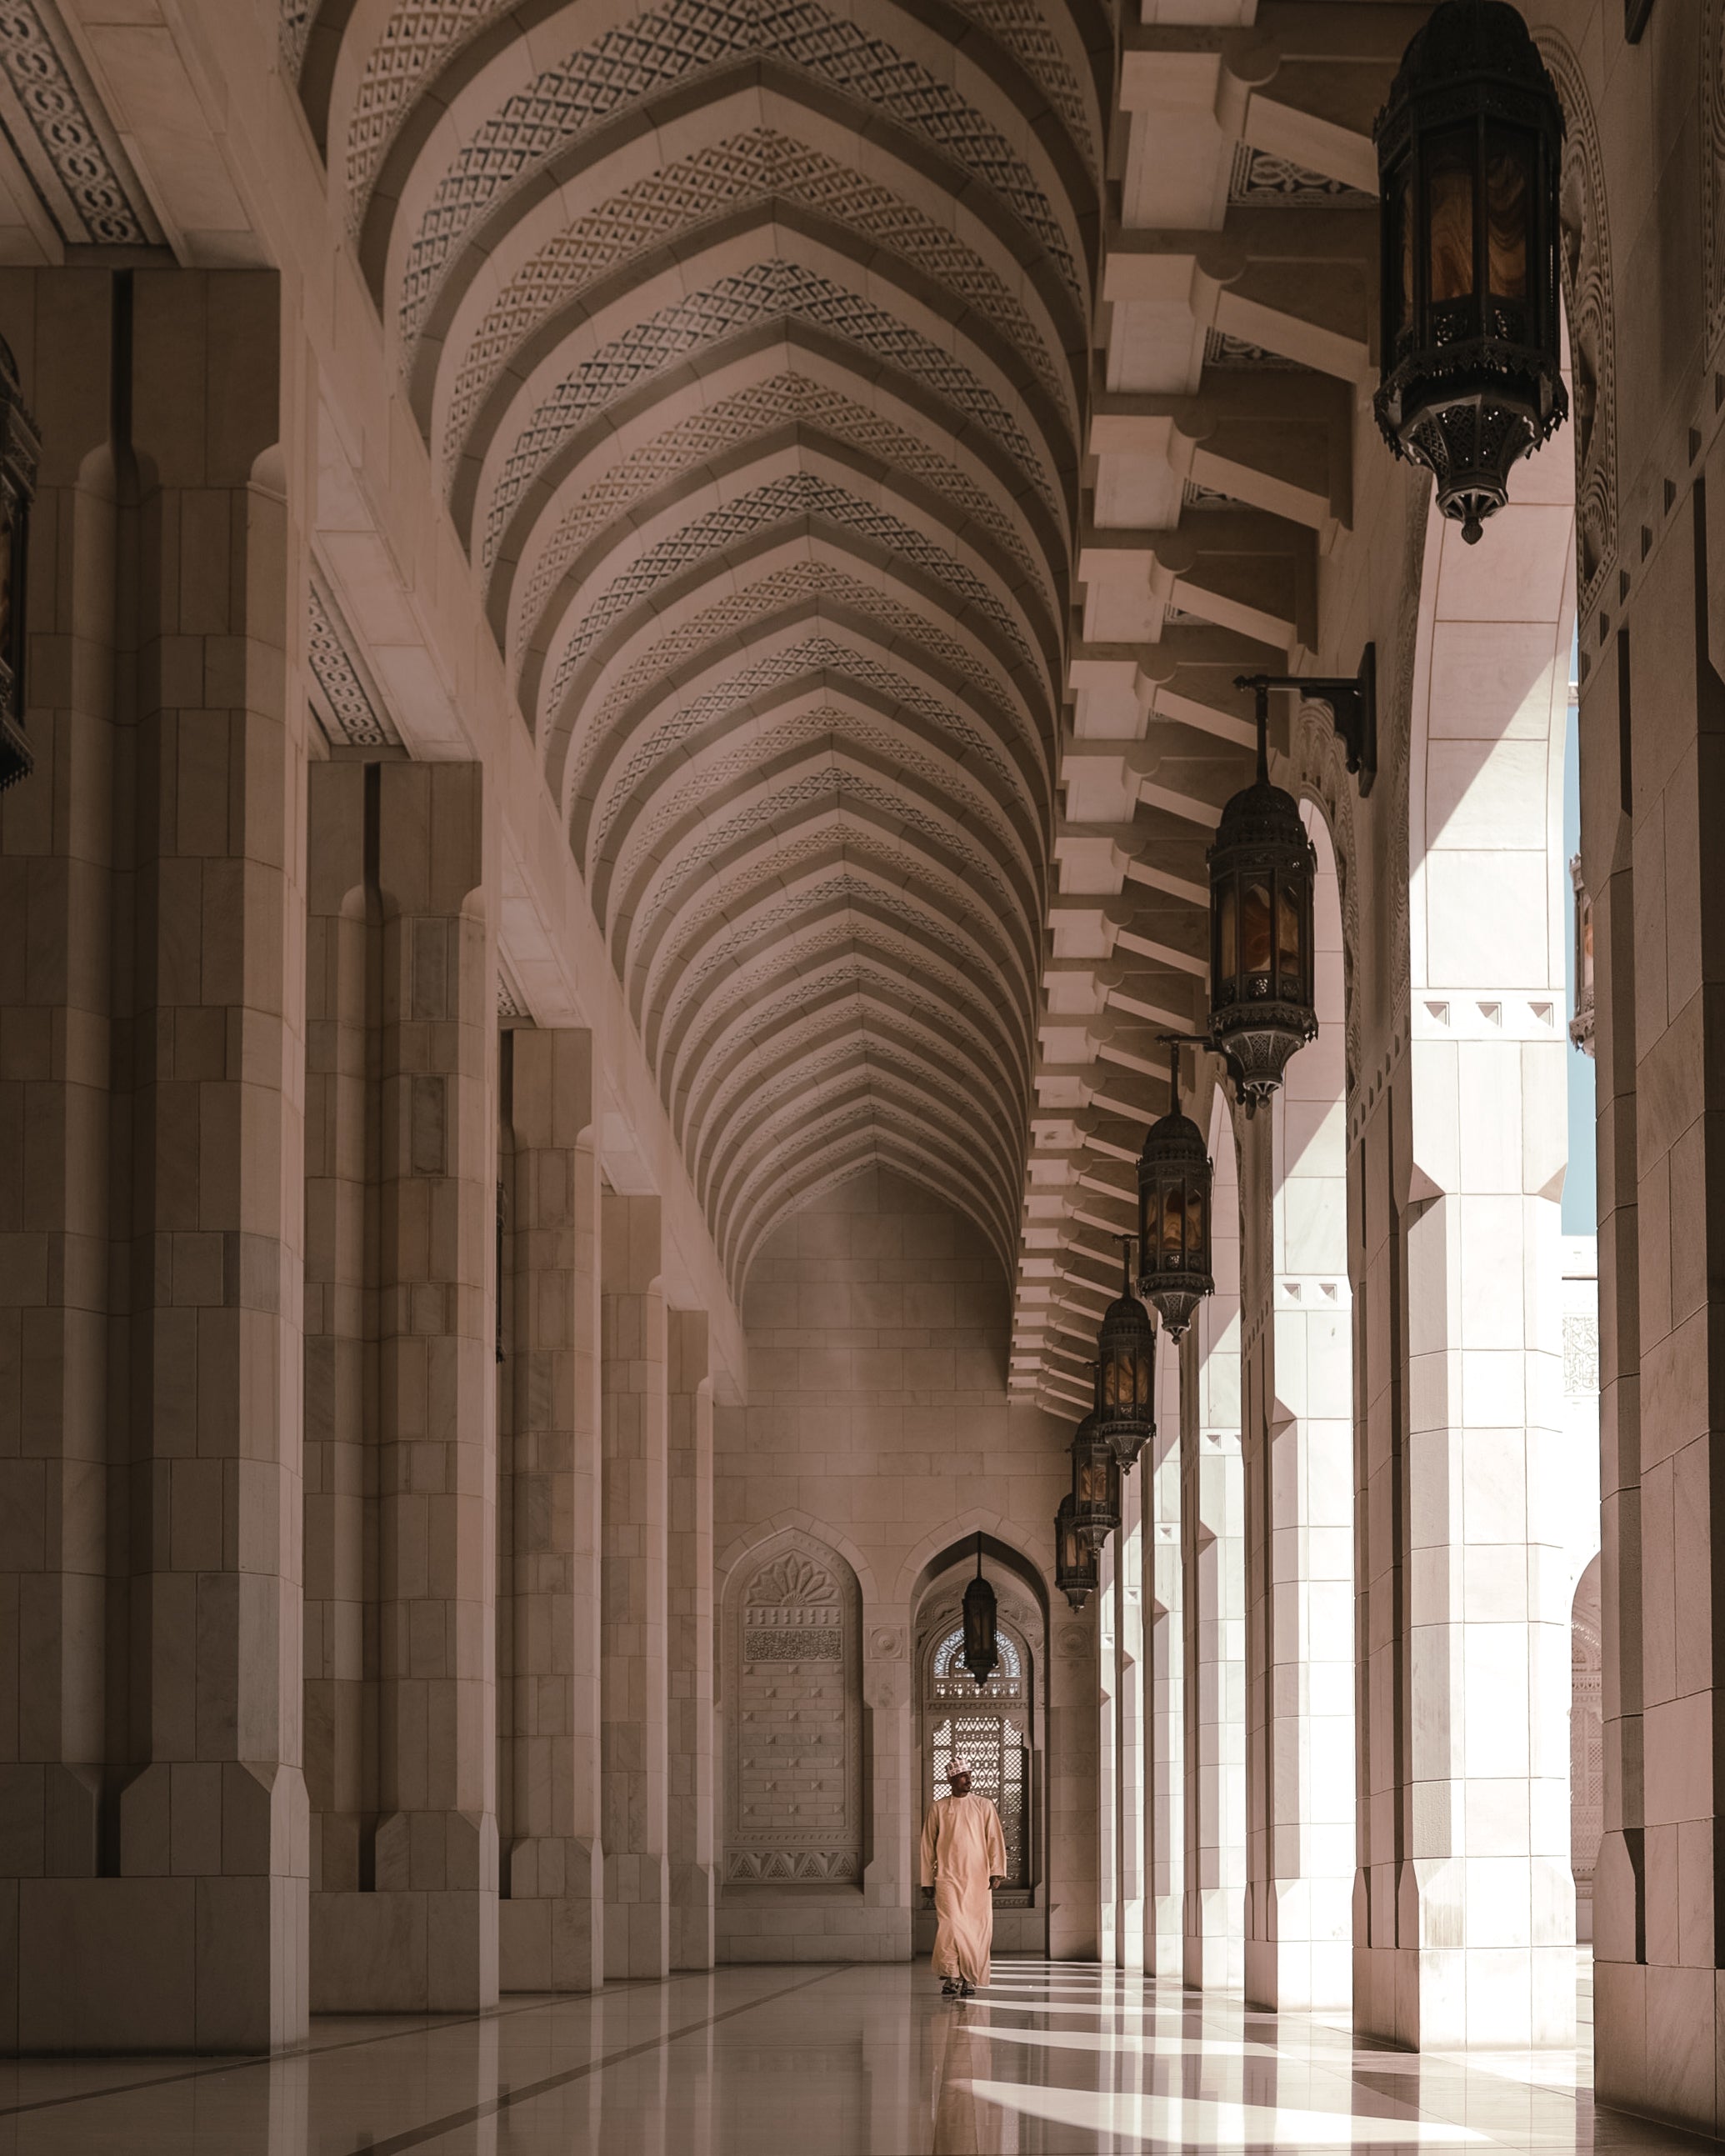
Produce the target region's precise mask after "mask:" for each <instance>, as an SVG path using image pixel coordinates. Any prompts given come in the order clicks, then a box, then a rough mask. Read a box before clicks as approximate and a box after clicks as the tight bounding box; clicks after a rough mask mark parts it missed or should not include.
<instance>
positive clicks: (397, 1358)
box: [312, 763, 498, 2012]
mask: <svg viewBox="0 0 1725 2156" xmlns="http://www.w3.org/2000/svg"><path fill="white" fill-rule="evenodd" d="M350 768H351V767H350ZM361 768H362V773H363V784H364V788H365V801H364V807H363V810H362V822H363V824H364V828H365V831H366V834H367V835H366V845H367V867H366V875H367V883H368V885H370V887H371V890H370V899H369V904H370V909H371V914H372V934H371V938H370V945H369V947H370V952H371V956H372V968H371V976H370V987H369V989H368V1004H367V1008H368V1009H370V1010H371V1011H372V1012H373V1013H374V1014H375V1017H376V1024H375V1026H374V1028H373V1029H372V1036H373V1037H372V1042H371V1050H370V1053H371V1058H372V1063H371V1067H372V1070H374V1071H375V1081H374V1103H373V1113H374V1115H375V1119H376V1121H375V1153H374V1156H373V1158H374V1164H375V1173H374V1175H373V1176H372V1202H373V1203H374V1204H375V1208H376V1222H377V1225H376V1241H375V1260H374V1265H373V1277H374V1279H375V1291H374V1296H375V1299H374V1303H373V1308H374V1311H375V1316H374V1317H373V1318H372V1321H371V1322H372V1327H373V1328H374V1329H373V1332H372V1342H371V1347H372V1354H373V1356H374V1358H375V1360H374V1366H373V1367H374V1368H375V1371H376V1380H375V1402H374V1405H372V1408H371V1415H372V1420H371V1425H370V1428H369V1430H368V1436H367V1442H368V1449H369V1454H370V1460H371V1473H372V1477H373V1478H374V1481H373V1482H372V1487H373V1488H374V1489H375V1493H376V1494H375V1504H374V1511H373V1515H372V1532H374V1534H375V1548H376V1558H375V1566H376V1569H375V1574H374V1578H375V1581H376V1588H375V1600H374V1606H373V1612H372V1621H373V1624H374V1625H375V1637H376V1647H375V1657H376V1659H375V1664H374V1666H373V1671H372V1677H371V1684H370V1693H371V1706H370V1712H371V1715H372V1717H373V1718H374V1726H375V1739H374V1742H375V1748H376V1750H375V1757H376V1768H375V1784H374V1787H373V1788H372V1789H371V1790H370V1791H368V1792H367V1797H368V1804H367V1815H366V1817H367V1826H366V1828H365V1830H362V1837H361V1851H360V1861H359V1876H358V1880H357V1884H356V1885H354V1886H349V1885H347V1884H346V1883H343V1884H341V1885H340V1886H329V1885H326V1886H324V1887H323V1888H322V1889H321V1891H320V1892H317V1893H316V1895H314V1897H313V1901H312V1998H313V2003H314V2005H316V2007H318V2008H319V2009H320V2010H328V2011H347V2012H360V2011H398V2012H414V2011H418V2012H454V2011H459V2010H467V2011H471V2010H474V2009H475V2008H479V2007H484V2006H487V2005H492V2004H494V2003H495V1999H496V1996H497V1884H498V1881H497V1820H496V1676H495V1671H496V1649H495V1621H496V1607H495V1605H496V1586H497V1582H496V1511H495V1508H496V1466H497V1458H496V1420H495V1416H496V1386H495V1317H494V1310H495V1306H494V1302H493V1292H494V1290H493V1286H492V1283H491V1280H490V1271H491V1253H492V1250H493V1246H494V1239H495V1203H496V1200H495V1133H496V1085H495V1062H494V1057H495V948H494V946H493V942H492V932H491V929H490V921H489V909H488V907H487V904H486V896H485V893H486V879H485V830H484V798H483V785H482V773H481V771H480V767H479V766H478V765H476V764H463V763H439V764H411V763H385V764H369V765H366V766H363V767H361ZM367 1842H368V1843H369V1851H368V1853H367V1848H366V1844H367Z"/></svg>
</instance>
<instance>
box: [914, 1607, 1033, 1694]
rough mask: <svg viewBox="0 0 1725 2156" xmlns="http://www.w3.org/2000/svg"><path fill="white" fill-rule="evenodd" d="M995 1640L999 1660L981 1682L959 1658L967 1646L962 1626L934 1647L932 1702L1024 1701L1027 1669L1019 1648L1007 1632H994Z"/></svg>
mask: <svg viewBox="0 0 1725 2156" xmlns="http://www.w3.org/2000/svg"><path fill="white" fill-rule="evenodd" d="M994 1643H995V1645H997V1646H998V1647H999V1650H1000V1660H999V1662H998V1663H997V1664H996V1665H995V1668H994V1674H993V1676H991V1677H990V1678H989V1679H988V1682H987V1683H986V1684H983V1685H978V1682H977V1681H976V1679H975V1678H974V1677H973V1676H972V1675H971V1674H970V1671H968V1669H966V1668H965V1666H964V1665H963V1662H962V1661H960V1660H959V1659H958V1658H959V1655H961V1654H962V1653H963V1648H964V1627H963V1625H957V1627H955V1629H954V1630H952V1631H950V1632H948V1633H947V1636H946V1637H945V1639H943V1640H942V1641H941V1643H940V1645H938V1646H937V1648H936V1649H935V1650H934V1661H933V1663H932V1666H931V1667H930V1670H929V1673H928V1698H929V1703H930V1705H931V1706H932V1705H933V1703H934V1702H935V1701H937V1700H946V1699H952V1700H963V1701H964V1702H966V1703H967V1705H969V1704H973V1703H975V1702H978V1701H980V1700H1001V1701H1006V1700H1012V1701H1019V1700H1022V1699H1023V1698H1024V1665H1023V1663H1022V1662H1021V1661H1020V1660H1019V1650H1018V1648H1017V1646H1016V1645H1014V1642H1013V1640H1011V1639H1010V1638H1009V1636H1008V1635H1007V1634H1006V1633H1005V1632H1004V1631H997V1632H996V1633H995V1635H994Z"/></svg>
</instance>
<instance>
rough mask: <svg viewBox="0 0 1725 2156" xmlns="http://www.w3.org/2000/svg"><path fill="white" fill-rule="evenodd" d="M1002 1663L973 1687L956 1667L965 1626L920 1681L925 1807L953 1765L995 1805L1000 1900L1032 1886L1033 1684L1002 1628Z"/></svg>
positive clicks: (942, 1645)
mask: <svg viewBox="0 0 1725 2156" xmlns="http://www.w3.org/2000/svg"><path fill="white" fill-rule="evenodd" d="M995 1636H996V1639H997V1640H998V1641H999V1647H1000V1661H999V1666H997V1668H996V1669H995V1671H994V1674H993V1676H991V1677H990V1678H989V1679H988V1681H987V1682H986V1683H985V1684H982V1685H978V1683H977V1681H976V1680H975V1678H974V1677H973V1676H971V1674H970V1672H969V1671H968V1670H967V1669H966V1668H965V1666H964V1665H963V1662H962V1661H960V1660H959V1655H960V1653H961V1651H962V1650H963V1645H964V1627H963V1625H956V1626H954V1627H953V1628H952V1630H950V1631H946V1632H943V1633H942V1635H940V1637H939V1638H938V1639H937V1640H936V1641H935V1643H934V1645H933V1647H932V1650H930V1652H929V1654H928V1655H927V1662H926V1665H925V1673H924V1677H923V1719H924V1725H925V1743H924V1745H923V1758H924V1759H925V1761H926V1762H927V1774H928V1778H929V1779H928V1788H927V1790H926V1791H925V1793H924V1794H925V1800H926V1801H932V1799H934V1798H937V1797H944V1796H947V1795H948V1794H950V1791H949V1789H948V1786H947V1777H948V1775H949V1774H950V1773H951V1770H952V1761H953V1759H954V1758H961V1759H963V1761H964V1762H965V1763H966V1764H967V1765H968V1767H969V1768H970V1785H971V1788H972V1789H973V1790H974V1791H975V1792H976V1794H978V1796H979V1797H988V1798H991V1799H993V1803H994V1805H995V1808H996V1809H997V1810H998V1811H999V1814H1000V1825H1001V1830H1002V1833H1003V1834H1004V1837H1005V1840H1006V1879H1005V1883H1004V1886H1002V1888H1001V1889H1000V1892H1002V1893H1003V1894H1021V1893H1024V1892H1027V1891H1028V1889H1029V1886H1030V1883H1031V1881H1030V1681H1029V1653H1028V1650H1026V1649H1025V1647H1024V1645H1022V1643H1021V1642H1019V1640H1016V1639H1014V1636H1013V1635H1012V1634H1011V1633H1010V1632H1009V1630H1007V1628H1006V1626H1005V1625H1004V1623H1003V1624H1001V1625H1000V1626H999V1630H998V1631H997V1633H996V1635H995Z"/></svg>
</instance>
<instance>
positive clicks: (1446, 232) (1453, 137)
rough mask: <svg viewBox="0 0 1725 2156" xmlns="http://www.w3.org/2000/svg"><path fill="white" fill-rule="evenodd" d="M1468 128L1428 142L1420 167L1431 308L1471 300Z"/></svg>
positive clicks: (1472, 137) (1471, 142) (1471, 138)
mask: <svg viewBox="0 0 1725 2156" xmlns="http://www.w3.org/2000/svg"><path fill="white" fill-rule="evenodd" d="M1474 146H1475V135H1474V131H1473V129H1472V128H1471V127H1451V128H1447V129H1445V131H1444V132H1443V133H1442V134H1441V135H1439V136H1435V137H1434V138H1433V140H1432V142H1431V145H1430V149H1429V150H1428V151H1427V152H1426V166H1425V239H1426V254H1425V275H1426V285H1427V290H1428V291H1429V292H1430V297H1431V304H1432V305H1434V306H1435V307H1440V306H1443V305H1445V304H1447V303H1450V302H1452V301H1455V300H1471V298H1472V297H1473V289H1474V287H1473V277H1474V264H1473V166H1474Z"/></svg>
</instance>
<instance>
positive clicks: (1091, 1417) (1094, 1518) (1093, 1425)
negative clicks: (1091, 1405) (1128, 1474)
mask: <svg viewBox="0 0 1725 2156" xmlns="http://www.w3.org/2000/svg"><path fill="white" fill-rule="evenodd" d="M1119 1525H1120V1462H1119V1460H1117V1459H1116V1458H1115V1456H1114V1448H1113V1446H1112V1445H1110V1444H1109V1442H1108V1440H1107V1438H1106V1435H1104V1433H1103V1430H1102V1419H1101V1416H1100V1415H1099V1414H1096V1413H1095V1412H1094V1411H1092V1412H1091V1414H1087V1415H1086V1417H1085V1418H1084V1420H1083V1421H1082V1422H1081V1423H1080V1424H1079V1425H1078V1428H1077V1429H1076V1430H1075V1431H1074V1433H1073V1436H1072V1526H1073V1528H1074V1530H1075V1532H1076V1534H1077V1537H1078V1543H1079V1547H1080V1548H1081V1549H1083V1550H1085V1551H1086V1553H1088V1554H1089V1555H1090V1556H1091V1559H1092V1560H1094V1558H1095V1557H1096V1553H1097V1552H1098V1551H1099V1550H1100V1549H1101V1547H1102V1544H1103V1543H1105V1542H1106V1541H1107V1539H1108V1537H1109V1536H1110V1535H1111V1534H1112V1533H1113V1532H1114V1530H1115V1529H1116V1528H1117V1527H1118V1526H1119Z"/></svg>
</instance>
